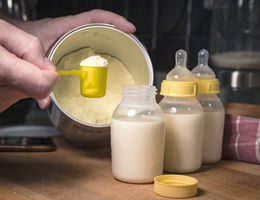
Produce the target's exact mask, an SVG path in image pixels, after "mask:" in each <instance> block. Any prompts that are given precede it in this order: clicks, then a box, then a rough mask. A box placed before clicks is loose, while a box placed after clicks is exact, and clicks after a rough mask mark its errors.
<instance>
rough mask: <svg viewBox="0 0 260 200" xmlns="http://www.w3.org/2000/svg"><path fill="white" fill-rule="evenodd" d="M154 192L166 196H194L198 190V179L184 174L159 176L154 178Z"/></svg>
mask: <svg viewBox="0 0 260 200" xmlns="http://www.w3.org/2000/svg"><path fill="white" fill-rule="evenodd" d="M154 192H155V193H156V194H158V195H161V196H164V197H172V198H189V197H193V196H195V195H196V194H197V192H198V180H197V179H195V178H193V177H191V176H184V175H172V174H171V175H161V176H157V177H155V178H154Z"/></svg>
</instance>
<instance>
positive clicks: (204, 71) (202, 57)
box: [191, 49, 216, 79]
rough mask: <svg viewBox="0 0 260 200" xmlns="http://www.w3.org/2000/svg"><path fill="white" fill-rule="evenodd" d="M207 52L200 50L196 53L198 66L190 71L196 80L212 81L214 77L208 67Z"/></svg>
mask: <svg viewBox="0 0 260 200" xmlns="http://www.w3.org/2000/svg"><path fill="white" fill-rule="evenodd" d="M208 61H209V52H208V51H207V50H206V49H201V50H200V51H199V53H198V65H197V66H196V67H195V68H194V69H193V70H192V71H191V72H192V73H193V74H194V76H195V78H196V79H214V78H216V75H215V73H214V71H213V70H212V69H211V68H210V67H209V65H208Z"/></svg>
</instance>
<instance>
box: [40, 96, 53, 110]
mask: <svg viewBox="0 0 260 200" xmlns="http://www.w3.org/2000/svg"><path fill="white" fill-rule="evenodd" d="M37 102H38V105H39V106H40V108H41V109H44V110H45V109H47V108H48V107H49V105H50V103H51V97H50V96H47V97H46V98H44V99H37Z"/></svg>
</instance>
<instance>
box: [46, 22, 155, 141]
mask: <svg viewBox="0 0 260 200" xmlns="http://www.w3.org/2000/svg"><path fill="white" fill-rule="evenodd" d="M84 47H91V48H92V49H94V50H95V52H97V53H100V54H108V55H111V56H113V57H115V58H117V59H118V60H120V61H121V62H122V63H123V64H124V65H125V66H126V68H127V69H128V71H129V72H130V73H131V74H132V75H133V77H134V79H135V81H136V84H137V85H152V84H153V67H152V63H151V60H150V57H149V55H148V53H147V51H146V50H145V48H144V46H143V45H142V44H141V43H140V41H139V40H138V39H137V38H136V37H135V36H134V35H132V34H128V33H125V32H122V31H120V30H118V29H117V28H116V27H114V26H112V25H108V24H89V25H84V26H80V27H78V28H75V29H73V30H71V31H69V32H68V33H66V34H65V35H63V36H62V37H61V38H60V39H59V40H58V41H57V42H56V44H55V45H54V46H53V48H52V49H51V51H50V54H49V56H48V58H49V59H50V60H51V61H52V62H53V63H54V65H56V64H57V63H58V62H59V60H60V59H61V58H62V57H63V56H64V55H66V54H68V53H70V52H73V51H76V50H78V49H81V48H84ZM119 76H120V74H119ZM51 98H52V101H53V102H52V104H51V106H50V107H49V110H48V111H49V116H50V119H51V121H52V122H53V124H54V125H55V126H56V127H57V129H58V130H59V131H60V132H61V133H62V134H63V135H64V137H65V138H66V139H67V140H69V141H71V142H73V143H76V144H79V145H99V144H103V143H107V142H109V136H110V124H102V125H95V124H88V123H85V122H83V121H80V120H78V119H75V118H74V117H73V116H71V115H70V114H69V113H66V112H65V111H64V110H63V108H62V107H61V106H60V105H59V103H58V101H57V99H56V98H55V95H54V94H53V93H51Z"/></svg>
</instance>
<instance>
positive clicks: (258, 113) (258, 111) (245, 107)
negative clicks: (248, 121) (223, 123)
mask: <svg viewBox="0 0 260 200" xmlns="http://www.w3.org/2000/svg"><path fill="white" fill-rule="evenodd" d="M224 106H225V111H226V114H230V115H241V116H246V117H253V118H260V105H255V104H245V103H224Z"/></svg>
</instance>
